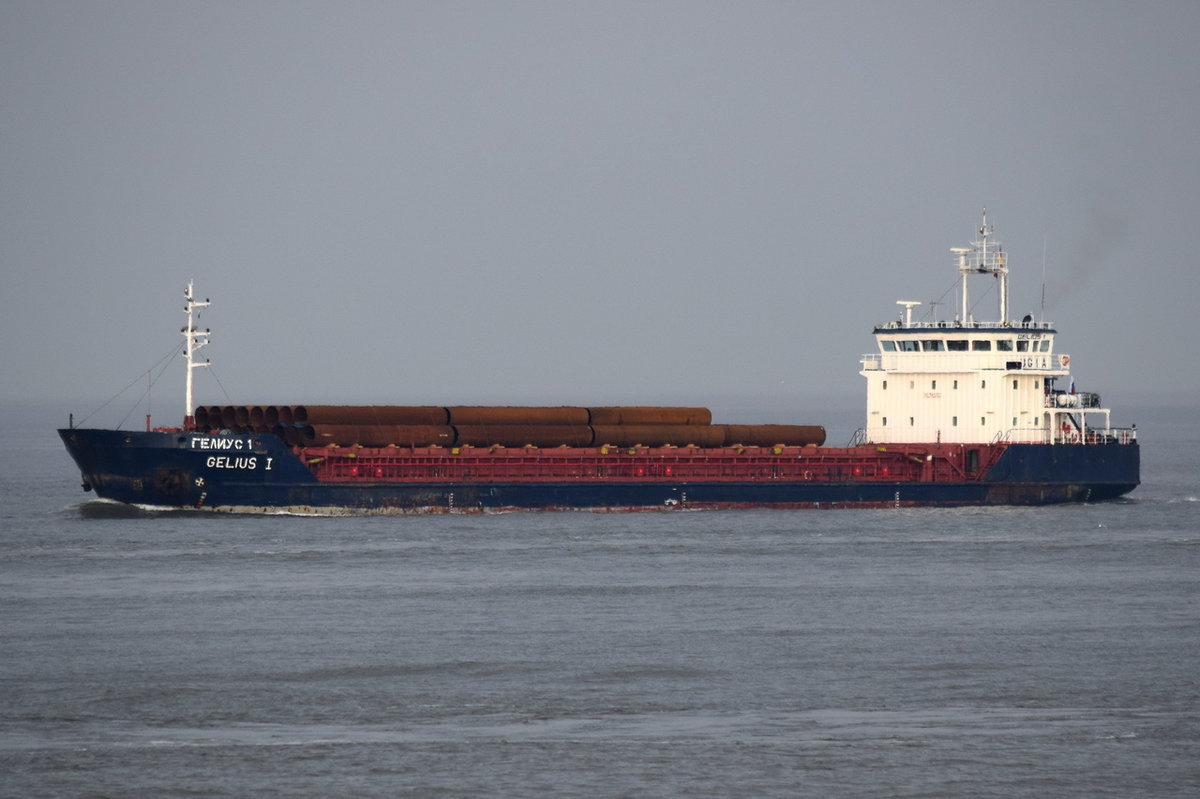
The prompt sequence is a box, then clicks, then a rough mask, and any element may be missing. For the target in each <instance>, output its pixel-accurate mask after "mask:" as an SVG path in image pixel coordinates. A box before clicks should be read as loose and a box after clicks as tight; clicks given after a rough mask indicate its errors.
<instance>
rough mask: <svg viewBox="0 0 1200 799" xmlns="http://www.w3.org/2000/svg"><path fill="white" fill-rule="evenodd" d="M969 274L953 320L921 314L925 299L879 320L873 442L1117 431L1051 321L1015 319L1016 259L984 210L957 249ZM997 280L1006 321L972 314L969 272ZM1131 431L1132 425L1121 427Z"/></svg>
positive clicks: (1021, 438)
mask: <svg viewBox="0 0 1200 799" xmlns="http://www.w3.org/2000/svg"><path fill="white" fill-rule="evenodd" d="M951 252H952V253H954V256H955V262H956V268H957V270H958V272H959V275H960V276H961V287H960V289H959V291H960V297H959V299H960V302H959V303H957V304H958V308H959V310H958V314H957V316H956V317H955V318H954V319H953V321H936V322H914V321H913V318H912V317H913V308H914V307H916V306H918V305H920V303H917V302H911V301H901V302H899V303H898V304H899V305H902V306H904V311H903V314H902V316H901V318H900V319H899V320H897V321H895V322H889V323H887V324H885V325H881V326H879V327H876V328H875V331H874V332H875V340H876V343H877V345H878V347H879V350H878V352H876V353H870V354H867V355H864V356H863V359H862V366H863V368H862V372H861V373H860V374H862V375H863V376H864V377H865V378H866V379H867V424H866V435H865V439H866V440H867V441H868V442H873V443H880V444H882V443H928V442H941V443H966V444H975V443H991V442H995V441H1010V442H1026V443H1094V442H1095V441H1097V440H1106V439H1109V438H1110V437H1111V436H1112V435H1114V431H1113V430H1112V427H1111V424H1110V418H1109V410H1108V409H1107V408H1102V407H1100V398H1099V396H1098V395H1096V394H1090V393H1076V392H1075V388H1074V382H1073V381H1072V380H1071V377H1070V362H1071V359H1070V356H1068V355H1066V354H1064V353H1059V352H1057V351H1056V350H1055V337H1056V335H1057V333H1058V331H1056V330H1055V329H1054V328H1053V327H1051V326H1050V325H1049V324H1048V323H1047V322H1044V321H1035V320H1034V319H1033V318H1032V317H1030V316H1026V317H1024V318H1023V319H1022V320H1021V321H1013V320H1011V319H1009V318H1008V266H1007V264H1006V257H1005V253H1004V250H1003V248H1002V247H1001V246H1000V243H999V242H998V241H995V240H994V239H992V228H991V226H990V225H989V224H988V221H987V211H986V209H985V210H984V214H983V222H982V224H981V225H980V226H979V238H978V240H976V241H974V242H972V245H971V247H969V248H955V249H952V250H951ZM980 275H983V276H990V277H992V278H993V279H994V280H996V282H997V293H998V295H999V306H1000V307H999V317H998V321H990V322H985V321H979V320H976V319H975V318H974V317H973V316H972V315H971V306H970V302H969V300H968V285H967V283H968V278H970V277H972V276H980ZM1121 434H1122V435H1129V433H1128V432H1123V433H1121Z"/></svg>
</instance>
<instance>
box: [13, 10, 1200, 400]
mask: <svg viewBox="0 0 1200 799" xmlns="http://www.w3.org/2000/svg"><path fill="white" fill-rule="evenodd" d="M1198 31H1200V4H1197V3H1194V2H1178V3H1155V2H1141V3H1116V2H1060V3H1044V2H1028V3H1004V2H999V3H997V2H987V3H972V2H867V3H863V2H857V3H856V2H841V1H839V2H836V3H835V2H829V3H777V2H749V3H743V2H729V3H712V2H707V3H704V2H679V3H675V2H635V3H622V2H596V3H580V2H514V3H507V2H495V3H472V2H427V3H426V2H420V3H417V2H411V3H402V2H349V3H347V2H337V3H333V2H329V3H301V2H242V3H232V2H212V3H174V2H172V3H164V2H157V1H155V2H95V3H92V2H78V3H63V2H12V0H6V1H5V2H3V3H2V4H0V248H2V249H0V263H2V265H3V267H2V268H3V272H2V274H3V298H4V302H3V305H2V307H0V369H2V374H3V375H4V380H3V388H2V389H0V399H4V400H9V401H11V400H16V399H25V398H34V399H38V398H61V399H67V400H72V399H74V398H76V397H78V398H80V403H79V407H80V409H81V410H85V409H86V408H84V405H85V404H86V402H90V401H92V400H95V399H104V398H107V397H108V396H109V395H110V394H112V393H115V392H116V391H117V390H119V389H120V388H121V387H122V386H124V385H125V384H126V383H128V382H129V381H131V380H134V379H136V378H137V376H138V375H139V373H142V372H144V371H145V370H147V369H149V368H150V367H151V366H152V365H153V364H154V362H155V361H157V360H158V359H159V357H160V356H163V355H165V354H166V353H167V352H169V351H170V349H171V348H172V347H174V346H175V345H177V344H178V343H180V338H181V337H180V336H179V335H178V330H179V327H180V325H181V324H182V322H183V314H182V313H181V309H182V289H183V286H184V284H185V283H186V282H187V280H188V279H189V278H195V280H196V287H197V291H198V293H199V294H200V295H201V296H207V297H210V298H211V299H212V300H213V302H214V306H213V308H211V309H210V310H209V311H207V312H206V313H205V316H204V318H203V323H204V325H206V326H211V327H212V328H213V329H214V336H213V342H212V344H211V346H210V347H208V348H207V349H206V350H205V352H204V354H205V355H207V356H208V357H210V358H212V360H213V362H214V371H215V374H216V377H217V378H219V381H220V384H219V385H218V383H217V382H215V381H214V380H213V379H212V377H211V376H209V375H205V374H203V373H201V374H199V375H198V387H199V388H198V391H199V393H198V396H197V399H198V400H201V401H206V402H217V403H223V402H226V401H227V400H226V397H225V394H224V392H223V391H222V387H223V388H224V390H227V391H228V392H229V398H230V400H232V401H234V402H308V403H316V402H338V401H368V402H377V403H403V404H408V403H422V404H423V403H478V404H485V403H494V404H505V403H523V402H538V403H544V404H605V403H622V402H677V403H682V404H695V405H710V406H713V407H715V408H718V409H720V408H724V407H728V408H735V409H736V408H756V409H760V408H761V409H786V408H788V407H789V406H791V405H795V406H797V407H806V406H813V405H814V403H818V404H816V405H815V406H816V407H819V401H823V400H822V398H827V397H844V398H847V401H848V402H850V403H851V404H852V405H853V404H855V403H857V407H861V403H862V397H863V394H864V388H863V385H862V384H863V380H862V378H861V377H860V376H859V375H858V374H857V372H858V368H859V365H858V358H859V356H860V354H861V353H863V352H867V351H868V350H870V349H871V347H872V340H871V337H870V330H871V327H872V325H873V324H875V323H877V322H882V321H886V320H888V319H890V318H893V317H894V316H895V315H896V313H897V309H896V306H895V305H894V302H895V300H898V299H915V300H922V301H928V300H931V299H938V298H940V297H942V296H943V294H945V292H946V291H947V290H948V289H950V288H951V287H952V284H953V281H954V271H953V266H952V262H951V258H950V255H949V253H948V248H950V247H955V246H961V245H964V244H966V243H967V242H968V241H969V240H970V239H971V238H972V234H973V232H974V227H975V225H976V224H977V222H978V215H979V212H980V210H981V208H982V207H983V206H984V205H987V206H988V209H989V212H990V215H991V217H992V220H993V221H994V222H995V223H996V225H997V233H998V237H999V238H1000V239H1001V240H1002V241H1003V242H1004V244H1005V248H1006V250H1007V251H1008V253H1009V265H1010V267H1011V269H1012V284H1013V289H1012V299H1013V306H1014V311H1016V312H1017V313H1024V312H1026V311H1030V312H1034V313H1037V312H1038V310H1039V305H1040V291H1041V282H1042V257H1043V247H1045V251H1046V255H1047V257H1046V264H1047V275H1048V280H1047V282H1048V291H1047V300H1046V310H1047V316H1048V318H1049V319H1050V320H1051V321H1053V322H1055V323H1056V324H1057V326H1058V328H1059V330H1060V334H1061V335H1060V339H1059V344H1060V349H1062V350H1064V351H1066V352H1069V353H1071V354H1072V358H1073V360H1072V365H1073V368H1074V370H1075V374H1076V379H1077V381H1078V382H1079V384H1080V386H1081V388H1087V389H1089V390H1097V391H1100V392H1101V393H1102V394H1103V395H1104V396H1105V398H1106V399H1108V400H1110V401H1111V402H1112V403H1117V402H1120V401H1122V400H1123V399H1131V398H1137V399H1155V398H1161V399H1163V400H1164V401H1170V400H1172V399H1178V398H1183V399H1185V400H1187V401H1191V400H1192V399H1193V398H1194V397H1195V396H1196V395H1197V392H1198V391H1200V376H1198V373H1197V372H1198V370H1197V369H1196V368H1195V365H1196V362H1197V356H1196V354H1195V346H1194V343H1193V342H1194V339H1195V336H1194V328H1195V317H1196V306H1197V301H1198V300H1200V277H1198V272H1200V267H1197V265H1196V264H1195V263H1194V254H1193V253H1192V252H1191V250H1190V241H1191V234H1192V233H1193V232H1194V231H1195V230H1196V229H1197V227H1198V226H1200V225H1198V223H1200V220H1198V214H1197V201H1196V198H1197V191H1196V187H1197V186H1200V167H1198V164H1200V159H1198V158H1197V156H1196V144H1195V143H1196V141H1197V133H1198V130H1200V125H1198V117H1200V91H1198V89H1200V50H1198V48H1197V47H1196V46H1195V37H1196V34H1197V32H1198ZM979 291H980V290H978V289H977V290H976V295H975V296H979ZM943 301H944V302H946V303H948V305H946V306H942V307H943V308H949V307H952V303H953V294H952V293H951V294H948V295H946V296H945V297H944V298H943ZM993 307H994V295H989V296H987V297H986V298H984V299H983V300H982V302H981V305H980V306H979V308H980V309H981V313H982V315H983V316H986V317H988V318H990V317H991V316H992V311H991V309H992V308H993ZM982 309H986V311H983V310H982ZM182 372H183V369H182V365H181V363H180V362H179V359H176V362H175V363H173V364H172V365H171V367H170V368H169V371H168V373H167V375H166V376H165V377H164V378H163V380H162V381H160V382H159V383H158V384H157V385H156V387H155V402H154V407H155V411H156V414H157V415H158V416H159V418H160V420H161V421H175V420H176V419H177V417H178V416H179V414H180V412H181V405H182V399H181V398H182V382H183V380H182ZM177 405H178V406H180V407H178V408H177V407H176V406H177ZM805 416H806V418H805V419H804V420H803V421H811V422H816V423H820V422H821V421H822V420H821V419H820V418H812V414H811V413H806V414H805Z"/></svg>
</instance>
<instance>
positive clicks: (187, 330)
mask: <svg viewBox="0 0 1200 799" xmlns="http://www.w3.org/2000/svg"><path fill="white" fill-rule="evenodd" d="M183 296H184V299H186V300H187V304H186V305H185V306H184V307H183V312H184V313H186V314H187V325H185V326H184V327H183V328H182V329H181V330H180V331H179V332H180V333H181V334H182V335H183V341H184V344H183V358H184V360H185V361H186V362H187V381H186V382H187V386H186V389H185V391H184V400H183V401H184V408H183V428H184V429H185V430H191V429H192V428H194V427H195V426H196V420H195V417H193V416H192V370H193V369H199V368H200V367H202V366H208V365H209V361H208V359H207V358H205V359H204V362H203V363H197V362H196V360H195V355H196V350H198V349H200V348H201V347H203V346H205V345H206V344H208V335H209V329H208V328H205V329H204V330H197V329H196V318H195V315H194V312H195V309H197V308H207V307H208V306H209V301H208V298H207V297H206V298H205V299H204V302H199V301H197V300H195V299H194V298H193V295H192V281H190V280H189V281H188V284H187V288H186V289H184V290H183Z"/></svg>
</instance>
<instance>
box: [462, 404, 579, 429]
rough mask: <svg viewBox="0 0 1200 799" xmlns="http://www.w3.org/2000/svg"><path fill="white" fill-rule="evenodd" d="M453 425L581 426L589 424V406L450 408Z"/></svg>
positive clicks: (478, 406)
mask: <svg viewBox="0 0 1200 799" xmlns="http://www.w3.org/2000/svg"><path fill="white" fill-rule="evenodd" d="M446 411H447V413H448V415H449V418H450V424H452V425H455V426H457V425H538V426H541V425H580V426H584V425H587V423H588V411H587V408H572V407H568V406H559V407H539V406H524V405H490V406H489V405H483V406H480V405H470V406H465V405H463V406H454V407H450V408H446Z"/></svg>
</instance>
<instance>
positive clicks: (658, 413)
mask: <svg viewBox="0 0 1200 799" xmlns="http://www.w3.org/2000/svg"><path fill="white" fill-rule="evenodd" d="M588 418H589V419H590V421H591V424H592V426H596V425H600V426H602V427H607V426H610V425H623V424H654V425H707V424H712V411H710V410H709V409H708V408H677V407H655V406H640V405H629V406H612V407H605V408H588Z"/></svg>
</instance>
